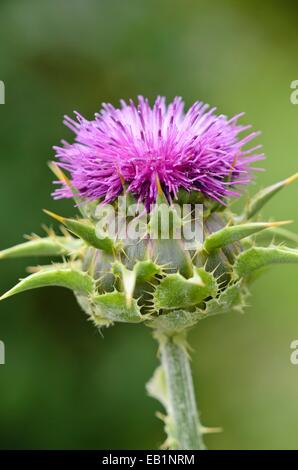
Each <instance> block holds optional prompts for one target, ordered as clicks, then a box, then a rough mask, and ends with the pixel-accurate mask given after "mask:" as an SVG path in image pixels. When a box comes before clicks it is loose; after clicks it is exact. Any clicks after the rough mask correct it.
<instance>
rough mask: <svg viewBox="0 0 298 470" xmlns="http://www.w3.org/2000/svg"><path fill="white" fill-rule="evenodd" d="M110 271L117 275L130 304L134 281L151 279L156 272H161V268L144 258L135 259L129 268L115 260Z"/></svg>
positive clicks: (134, 285)
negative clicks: (132, 266)
mask: <svg viewBox="0 0 298 470" xmlns="http://www.w3.org/2000/svg"><path fill="white" fill-rule="evenodd" d="M112 272H113V274H114V275H115V276H119V278H120V280H121V284H122V289H123V290H124V294H125V298H126V301H127V304H128V305H130V303H131V299H132V297H133V295H134V291H135V287H136V283H137V282H142V283H143V282H149V281H151V280H152V279H153V278H154V276H155V275H156V274H160V273H161V268H160V267H159V266H158V265H156V264H155V263H153V261H151V260H144V261H137V262H136V264H135V265H134V268H133V269H132V270H131V269H128V268H127V267H126V266H124V265H123V264H122V263H121V262H119V261H115V262H114V263H113V266H112Z"/></svg>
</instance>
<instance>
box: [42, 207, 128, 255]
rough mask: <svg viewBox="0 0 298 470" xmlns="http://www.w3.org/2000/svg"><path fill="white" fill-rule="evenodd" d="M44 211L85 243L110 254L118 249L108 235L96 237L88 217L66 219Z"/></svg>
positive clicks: (94, 229) (117, 245)
mask: <svg viewBox="0 0 298 470" xmlns="http://www.w3.org/2000/svg"><path fill="white" fill-rule="evenodd" d="M44 212H45V213H46V214H48V215H50V216H51V217H53V218H54V219H56V220H58V221H59V222H61V223H62V224H63V225H65V227H66V228H67V229H68V230H69V231H70V232H71V233H73V234H74V235H76V236H77V237H79V238H81V239H82V240H84V241H85V242H86V243H87V245H90V246H93V247H94V248H97V249H99V250H103V251H105V252H106V253H110V254H112V253H114V252H115V251H117V250H118V249H119V244H116V243H114V241H113V240H112V239H111V238H109V237H108V236H105V235H103V237H102V238H100V237H98V235H97V233H96V228H95V226H94V225H93V224H92V223H91V222H90V221H89V220H88V219H80V220H76V219H67V218H65V217H61V216H60V215H57V214H54V213H53V212H50V211H48V210H44Z"/></svg>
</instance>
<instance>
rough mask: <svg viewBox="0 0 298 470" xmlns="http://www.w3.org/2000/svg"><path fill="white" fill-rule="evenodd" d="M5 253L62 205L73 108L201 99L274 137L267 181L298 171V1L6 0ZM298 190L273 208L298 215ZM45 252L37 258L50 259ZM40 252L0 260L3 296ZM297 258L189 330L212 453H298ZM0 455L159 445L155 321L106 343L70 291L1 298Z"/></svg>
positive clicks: (1, 110)
mask: <svg viewBox="0 0 298 470" xmlns="http://www.w3.org/2000/svg"><path fill="white" fill-rule="evenodd" d="M0 18H1V28H0V79H1V80H3V81H4V82H5V85H6V104H5V105H2V106H0V159H1V170H0V172H1V173H0V174H1V185H0V201H1V206H0V207H1V217H0V223H1V231H0V248H4V247H7V246H10V245H12V244H15V243H17V242H20V241H21V240H22V238H21V237H22V234H26V233H27V234H28V233H31V232H32V231H34V232H36V233H39V234H42V229H41V224H42V223H44V224H48V223H50V222H49V220H48V218H47V217H46V216H45V214H43V213H42V212H41V209H42V208H44V207H46V208H48V209H50V210H55V211H57V212H58V213H62V214H69V215H73V214H74V213H75V209H74V208H73V206H72V203H71V202H70V201H66V202H65V201H63V202H58V203H54V202H53V201H52V199H51V196H50V193H51V191H52V175H51V174H50V171H49V170H48V169H47V161H48V160H50V159H51V158H52V156H53V151H52V146H53V145H54V144H57V143H58V142H59V141H60V139H61V138H67V139H71V138H72V136H71V133H70V132H69V131H68V130H67V129H66V128H64V127H63V125H62V117H63V114H71V113H72V111H73V110H78V111H80V112H81V113H82V114H83V115H85V116H86V117H89V118H91V117H92V115H93V113H94V112H95V111H97V110H98V108H99V106H100V103H101V102H102V101H111V102H113V103H114V104H117V102H118V100H119V98H121V97H122V98H129V97H135V96H136V95H137V94H144V95H146V96H148V97H149V98H150V99H153V98H154V97H155V96H156V95H157V94H164V95H167V96H168V97H169V98H172V97H173V96H175V95H181V96H183V97H184V98H185V100H186V104H187V105H190V104H191V103H192V102H193V101H194V100H196V99H202V100H204V101H206V102H208V103H210V104H212V105H216V106H218V109H219V111H220V112H223V113H225V114H228V115H229V116H231V115H233V114H236V113H238V112H241V111H243V110H244V111H246V113H247V114H246V117H245V118H244V121H243V122H248V123H253V125H254V127H255V128H256V129H260V130H262V132H263V134H262V137H261V139H260V141H261V142H262V143H263V144H264V149H265V152H266V154H267V157H268V158H267V160H266V162H265V163H264V167H265V168H266V172H264V173H261V174H259V176H258V179H257V181H256V187H255V188H253V189H256V188H258V187H262V186H264V185H266V184H269V183H271V182H274V181H277V180H280V179H282V178H284V177H287V176H288V175H290V174H292V173H294V172H296V171H297V168H298V162H297V157H298V155H297V144H298V135H297V128H298V106H295V105H293V104H291V102H290V93H291V89H290V83H291V82H292V80H295V79H298V69H297V47H298V32H297V21H296V18H297V5H295V4H294V3H293V2H287V1H284V2H278V1H273V0H272V1H270V2H269V1H268V2H267V1H264V2H259V1H256V0H250V1H247V2H239V1H236V0H235V1H232V0H231V1H229V0H228V1H222V0H213V1H212V2H210V1H192V0H183V1H180V0H150V1H146V0H128V1H124V0H65V1H63V2H61V1H58V0H42V1H40V0H26V1H24V0H6V1H5V0H1V3H0ZM297 197H298V188H297V185H296V187H295V186H294V185H293V187H289V188H287V189H286V190H284V192H283V193H282V194H280V196H279V197H277V198H276V199H274V200H272V202H271V203H270V205H268V207H267V208H266V210H264V215H266V216H273V217H274V218H276V219H284V220H285V219H292V218H295V219H296V222H295V223H294V224H293V230H296V231H297V230H298V217H297V212H298V211H297V202H298V201H297ZM44 261H45V260H42V259H40V260H37V262H44ZM35 263H36V260H34V259H32V260H28V262H27V260H15V261H1V264H0V280H1V282H0V286H1V292H4V291H5V290H6V289H8V288H10V287H11V286H12V285H13V284H14V283H15V282H16V280H17V277H18V276H19V275H23V274H25V268H26V266H27V265H28V264H29V265H32V264H35ZM297 279H298V272H297V267H295V266H290V267H285V266H280V267H275V268H274V269H272V271H270V273H269V274H267V275H266V276H264V277H262V278H261V279H260V280H259V282H258V283H257V284H256V285H255V286H254V287H253V289H252V292H253V296H252V297H251V299H250V303H251V308H250V309H249V310H248V311H247V313H246V314H245V315H239V314H238V315H237V314H231V315H227V316H226V317H222V318H213V319H210V320H207V321H206V322H202V323H201V324H200V325H199V326H198V328H197V329H196V330H194V331H193V332H192V333H191V337H190V341H191V345H192V347H193V349H194V355H193V357H194V360H193V370H194V379H195V384H196V391H197V395H198V400H199V407H200V410H201V417H202V420H203V422H204V424H206V425H209V426H221V427H223V429H224V432H222V433H221V434H215V435H209V436H207V437H206V442H207V445H208V447H209V448H210V449H298V366H293V365H292V364H291V363H290V352H291V351H290V343H291V341H292V340H293V339H297V338H298V300H297ZM0 310H1V313H0V339H1V340H2V341H4V342H5V345H6V361H7V363H6V365H5V366H0V448H1V449H92V448H93V449H96V448H97V449H104V448H106V449H115V448H118V449H138V448H143V449H144V448H151V449H154V448H156V447H157V446H159V445H160V444H161V443H162V442H163V439H164V435H163V431H162V425H161V423H160V422H159V421H158V420H157V418H156V417H155V416H154V413H155V411H156V410H157V409H160V407H159V405H158V404H157V403H156V402H155V401H154V400H153V399H151V398H149V397H147V396H146V393H145V391H144V383H145V382H146V381H147V380H148V379H149V378H150V377H151V375H152V372H153V370H154V368H155V366H156V364H157V358H156V345H155V344H154V342H153V340H152V338H151V337H150V332H149V331H147V330H146V329H145V328H140V327H134V326H123V325H122V326H116V327H114V328H111V329H109V330H106V331H105V332H104V338H102V337H101V336H100V335H99V333H98V332H97V331H96V330H95V329H94V328H93V326H92V325H91V324H90V323H88V322H87V321H86V317H85V316H84V314H82V312H81V311H80V309H79V307H78V306H77V304H76V302H75V300H74V299H73V297H72V294H71V293H69V292H68V291H64V290H59V289H54V288H52V289H48V290H40V291H33V292H29V293H26V294H23V295H22V296H20V297H15V298H13V299H11V300H9V301H5V302H3V303H2V304H1V305H0Z"/></svg>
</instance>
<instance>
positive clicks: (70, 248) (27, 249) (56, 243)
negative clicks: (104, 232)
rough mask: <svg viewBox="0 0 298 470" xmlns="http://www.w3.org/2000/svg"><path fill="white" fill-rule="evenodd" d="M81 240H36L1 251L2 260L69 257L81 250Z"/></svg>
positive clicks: (58, 238) (0, 257)
mask: <svg viewBox="0 0 298 470" xmlns="http://www.w3.org/2000/svg"><path fill="white" fill-rule="evenodd" d="M81 246H82V242H81V240H78V239H75V238H70V237H68V238H67V237H45V238H34V239H32V240H29V241H27V242H25V243H20V244H19V245H15V246H12V247H11V248H7V249H6V250H2V251H0V259H6V258H22V257H26V256H67V255H71V254H73V253H74V252H75V251H77V250H79V249H80V247H81Z"/></svg>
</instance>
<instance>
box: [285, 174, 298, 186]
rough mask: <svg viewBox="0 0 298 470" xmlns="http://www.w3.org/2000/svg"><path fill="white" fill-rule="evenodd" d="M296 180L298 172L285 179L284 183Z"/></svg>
mask: <svg viewBox="0 0 298 470" xmlns="http://www.w3.org/2000/svg"><path fill="white" fill-rule="evenodd" d="M296 180H298V173H295V174H294V175H292V176H289V178H287V179H285V181H284V184H285V185H288V184H291V183H294V181H296Z"/></svg>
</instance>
